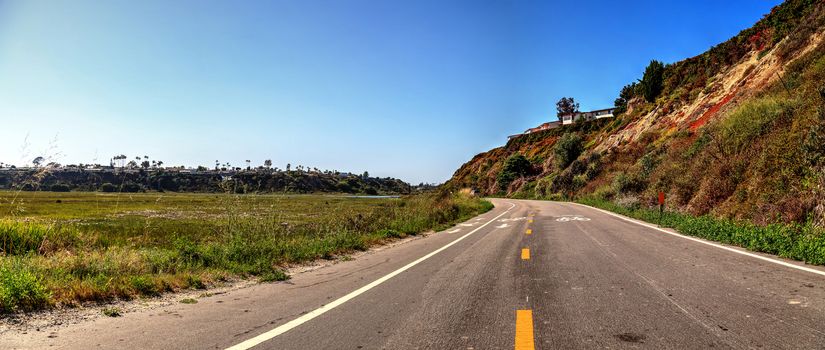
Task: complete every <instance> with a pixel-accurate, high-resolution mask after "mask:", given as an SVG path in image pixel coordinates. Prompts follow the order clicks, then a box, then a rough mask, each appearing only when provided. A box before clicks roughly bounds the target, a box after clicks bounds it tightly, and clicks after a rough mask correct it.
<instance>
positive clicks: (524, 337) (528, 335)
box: [516, 310, 536, 350]
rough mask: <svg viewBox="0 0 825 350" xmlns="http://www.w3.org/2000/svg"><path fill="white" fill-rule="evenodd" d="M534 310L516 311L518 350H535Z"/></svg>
mask: <svg viewBox="0 0 825 350" xmlns="http://www.w3.org/2000/svg"><path fill="white" fill-rule="evenodd" d="M535 348H536V345H535V342H534V340H533V310H516V350H534V349H535Z"/></svg>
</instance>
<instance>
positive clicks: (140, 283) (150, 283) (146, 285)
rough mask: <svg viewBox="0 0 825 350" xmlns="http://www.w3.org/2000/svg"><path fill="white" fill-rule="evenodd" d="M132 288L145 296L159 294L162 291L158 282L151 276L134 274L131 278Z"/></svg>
mask: <svg viewBox="0 0 825 350" xmlns="http://www.w3.org/2000/svg"><path fill="white" fill-rule="evenodd" d="M129 282H130V284H131V286H132V288H134V290H135V291H136V292H137V293H138V294H140V295H145V296H158V295H160V292H161V291H162V290H161V288H160V286H159V285H158V283H157V282H156V281H155V280H154V279H153V278H152V277H151V276H132V278H130V280H129Z"/></svg>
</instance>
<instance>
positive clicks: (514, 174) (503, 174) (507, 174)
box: [496, 154, 533, 191]
mask: <svg viewBox="0 0 825 350" xmlns="http://www.w3.org/2000/svg"><path fill="white" fill-rule="evenodd" d="M532 170H533V165H532V164H531V163H530V161H529V160H527V158H526V157H524V156H523V155H521V154H514V155H512V156H510V157H509V158H507V160H505V161H504V166H503V167H502V168H501V171H500V172H499V173H498V177H497V178H496V180H497V181H498V186H499V188H500V189H501V190H502V191H503V190H506V189H507V187H509V186H510V183H511V182H513V180H515V179H517V178H520V177H523V176H525V175H528V174H529V173H530V171H532Z"/></svg>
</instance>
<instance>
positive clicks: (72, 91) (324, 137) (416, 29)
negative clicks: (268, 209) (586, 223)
mask: <svg viewBox="0 0 825 350" xmlns="http://www.w3.org/2000/svg"><path fill="white" fill-rule="evenodd" d="M778 3H779V1H777V0H728V1H715V0H703V1H681V2H677V1H633V2H625V1H592V0H575V1H543V2H542V1H529V0H518V1H515V0H514V1H504V0H502V1H483V0H467V1H463V0H460V1H449V0H409V1H401V0H392V1H387V0H369V1H367V0H288V1H287V0H284V1H277V0H272V1H251V0H250V1H229V0H227V1H205V0H197V1H195V0H193V1H167V0H157V1H150V0H140V1H134V0H123V1H120V0H100V1H85V0H73V1H51V0H19V1H7V0H0V162H6V163H13V164H18V165H20V164H24V163H27V162H30V161H31V159H33V158H34V157H35V156H38V155H44V154H46V155H51V156H54V158H55V159H56V160H57V161H59V162H61V163H63V164H68V163H94V162H98V163H102V164H106V163H108V161H109V158H110V157H112V156H113V155H116V154H126V155H128V156H137V155H140V156H143V155H148V156H149V157H150V158H152V159H160V160H163V161H164V162H165V164H166V165H186V166H195V165H205V166H214V163H215V160H220V161H221V162H222V163H224V162H230V163H232V165H235V166H245V163H244V161H245V160H246V159H250V160H252V163H253V165H260V164H262V162H263V161H264V159H272V161H273V163H274V165H275V166H279V167H281V168H283V167H284V166H285V165H286V163H292V164H293V166H294V165H297V164H302V165H305V166H309V167H318V168H322V169H330V170H340V171H352V172H362V171H364V170H368V171H370V173H371V174H372V175H373V176H392V177H398V178H401V179H403V180H406V181H409V182H413V183H418V182H421V181H424V182H442V181H444V180H446V179H448V178H449V176H450V175H452V173H453V171H455V169H456V168H458V167H459V166H460V165H461V164H462V163H463V162H465V161H467V160H469V159H470V158H471V157H472V156H474V155H475V154H477V153H479V152H483V151H486V150H488V149H490V148H492V147H496V146H499V145H502V144H503V143H504V142H505V141H506V136H507V135H510V134H513V133H516V132H520V131H523V130H524V129H526V128H528V127H532V126H535V125H537V124H540V123H541V122H544V121H549V120H553V119H555V115H554V103H555V101H557V100H558V99H559V98H560V97H562V96H573V97H575V98H576V100H577V101H579V102H580V103H581V107H582V109H596V108H603V107H609V106H612V103H613V102H612V101H613V99H614V98H615V97H616V95H617V94H618V91H619V89H620V88H621V87H622V86H623V85H625V84H627V83H629V82H631V81H633V80H635V79H637V78H639V77H640V75H641V72H642V71H643V69H644V67H645V66H646V65H647V63H648V62H649V61H650V59H654V58H655V59H659V60H663V61H665V62H674V61H677V60H681V59H684V58H686V57H690V56H694V55H697V54H699V53H702V52H703V51H705V50H707V49H708V48H709V47H710V46H712V45H715V44H718V43H720V42H722V41H724V40H726V39H727V38H729V37H731V36H733V35H735V34H737V33H738V32H739V31H740V30H742V29H745V28H747V27H750V26H751V25H752V24H753V23H754V22H756V21H757V20H758V19H759V18H761V17H762V16H763V15H764V14H766V13H768V12H769V11H770V9H771V8H772V7H773V6H775V5H776V4H778Z"/></svg>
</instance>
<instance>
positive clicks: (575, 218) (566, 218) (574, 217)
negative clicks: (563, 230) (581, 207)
mask: <svg viewBox="0 0 825 350" xmlns="http://www.w3.org/2000/svg"><path fill="white" fill-rule="evenodd" d="M556 221H558V222H571V221H590V218H586V217H584V216H578V215H565V216H562V217H560V218H558V219H556Z"/></svg>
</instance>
